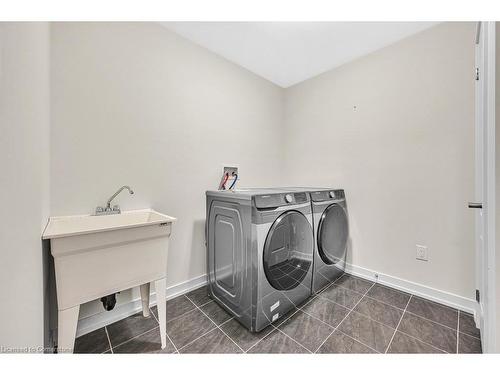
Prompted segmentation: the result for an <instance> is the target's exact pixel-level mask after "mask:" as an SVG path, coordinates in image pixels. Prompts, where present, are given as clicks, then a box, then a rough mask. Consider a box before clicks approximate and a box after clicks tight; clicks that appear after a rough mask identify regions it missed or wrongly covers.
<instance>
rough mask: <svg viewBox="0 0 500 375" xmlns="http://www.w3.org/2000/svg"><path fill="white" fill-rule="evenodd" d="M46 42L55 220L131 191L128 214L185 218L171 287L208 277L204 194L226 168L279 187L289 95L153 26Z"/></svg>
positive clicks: (102, 26) (66, 33)
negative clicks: (148, 210)
mask: <svg viewBox="0 0 500 375" xmlns="http://www.w3.org/2000/svg"><path fill="white" fill-rule="evenodd" d="M51 35H52V37H51V43H52V45H51V47H52V55H51V58H52V60H51V63H52V78H51V84H52V86H51V87H52V96H51V99H52V100H51V108H52V119H53V122H52V133H51V194H52V195H51V196H52V199H51V215H67V214H78V213H90V212H92V211H93V209H94V208H95V206H97V205H102V204H103V203H104V202H105V201H106V199H107V198H108V197H109V196H110V195H111V194H112V193H113V192H114V191H115V190H116V189H117V188H118V187H120V186H121V185H124V184H129V185H131V186H132V188H133V189H134V190H135V195H134V196H129V195H128V194H122V195H120V196H119V197H118V198H117V200H116V202H117V203H119V204H120V205H121V207H122V208H123V209H134V208H144V207H153V208H155V209H157V210H159V211H162V212H164V213H166V214H168V215H171V216H174V217H177V218H178V222H177V223H176V224H175V225H174V228H173V234H172V237H171V248H170V253H169V264H168V285H174V284H177V283H180V282H184V281H187V280H189V279H191V278H194V277H196V276H200V275H203V274H205V272H206V271H205V257H206V255H205V246H204V224H205V190H207V189H216V188H217V185H218V183H219V178H220V175H221V173H222V171H221V169H222V166H223V165H224V163H226V164H229V165H233V164H236V165H238V166H239V167H240V174H241V184H243V185H245V186H266V185H276V184H278V183H279V182H280V181H281V173H282V164H281V161H282V155H283V143H282V141H281V137H282V134H283V133H282V100H283V92H282V89H280V88H278V87H277V86H275V85H273V84H271V83H269V82H267V81H265V80H264V79H262V78H259V77H257V76H255V75H253V74H251V73H250V72H248V71H246V70H244V69H242V68H240V67H238V66H236V65H234V64H232V63H229V62H227V61H226V60H224V59H222V58H221V57H218V56H216V55H215V54H213V53H211V52H208V51H207V50H205V49H203V48H200V47H198V46H196V45H194V44H193V43H191V42H188V41H187V40H185V39H183V38H181V37H179V36H177V35H176V34H174V33H172V32H170V31H168V30H167V29H165V28H164V27H162V26H159V25H156V24H154V23H54V24H52V30H51ZM110 267H112V265H110ZM135 293H136V294H137V292H135ZM131 298H134V295H132V296H131V295H130V292H125V293H122V294H121V295H120V296H119V299H120V300H119V303H124V302H125V301H127V300H130V299H131ZM97 311H102V307H100V306H99V304H96V303H94V304H91V305H87V306H84V308H83V309H82V312H81V313H80V317H81V318H82V317H83V316H87V315H90V314H92V313H94V312H97Z"/></svg>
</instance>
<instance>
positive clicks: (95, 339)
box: [74, 328, 110, 354]
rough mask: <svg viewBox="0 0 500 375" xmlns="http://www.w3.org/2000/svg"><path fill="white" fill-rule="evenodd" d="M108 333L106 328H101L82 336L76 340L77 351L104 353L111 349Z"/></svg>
mask: <svg viewBox="0 0 500 375" xmlns="http://www.w3.org/2000/svg"><path fill="white" fill-rule="evenodd" d="M109 349H110V347H109V341H108V335H107V334H106V330H105V328H99V329H97V330H95V331H92V332H90V333H87V334H86V335H83V336H80V337H78V338H77V339H76V341H75V349H74V352H75V353H82V354H83V353H93V354H98V353H104V352H105V351H107V350H109Z"/></svg>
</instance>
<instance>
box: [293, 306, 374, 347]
mask: <svg viewBox="0 0 500 375" xmlns="http://www.w3.org/2000/svg"><path fill="white" fill-rule="evenodd" d="M329 302H331V303H333V304H335V305H337V306H340V307H343V308H344V309H346V310H347V311H349V312H350V311H351V310H350V309H349V308H348V307H346V306H343V305H340V304H338V303H335V302H333V301H329ZM300 311H302V312H303V313H304V314H306V315H309V316H310V317H311V318H314V319H316V320H318V321H320V322H321V323H323V324H326V325H327V326H329V327H330V328H333V331H335V330H336V329H337V327H338V326H339V325H340V323H342V321H343V320H344V319H342V320H341V321H340V323H339V324H337V325H336V326H332V325H331V324H329V323H327V322H324V321H322V320H321V319H319V318H317V317H315V316H314V315H311V314H310V313H308V312H307V311H304V310H300ZM348 314H349V313H348ZM358 314H359V313H358ZM360 315H363V314H360ZM363 316H365V317H367V318H369V319H370V320H373V319H371V318H370V317H368V316H366V315H363ZM345 318H347V315H346V316H345ZM287 320H288V319H287ZM373 321H374V322H376V323H378V322H377V321H376V320H373ZM333 331H332V332H331V333H330V335H333V333H334V332H333ZM339 332H341V333H342V334H343V335H346V336H347V337H349V338H351V339H353V340H354V341H356V342H358V343H360V344H361V345H363V346H366V347H367V348H370V349H372V350H375V349H373V348H372V347H371V346H369V345H366V344H365V343H363V342H361V341H359V340H358V339H355V338H354V337H352V336H351V335H348V334H347V333H344V332H342V331H339ZM326 339H327V340H328V337H327V338H326ZM323 343H324V342H323ZM323 343H321V345H323ZM321 345H320V347H321ZM318 350H319V348H318ZM375 351H376V350H375ZM315 353H316V352H315Z"/></svg>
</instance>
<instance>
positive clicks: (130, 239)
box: [42, 209, 176, 352]
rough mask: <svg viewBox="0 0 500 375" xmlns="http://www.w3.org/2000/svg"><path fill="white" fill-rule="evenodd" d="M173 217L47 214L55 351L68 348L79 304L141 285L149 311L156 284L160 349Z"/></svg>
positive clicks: (145, 308)
mask: <svg viewBox="0 0 500 375" xmlns="http://www.w3.org/2000/svg"><path fill="white" fill-rule="evenodd" d="M174 221H176V219H175V218H173V217H171V216H168V215H164V214H162V213H159V212H156V211H154V210H152V209H145V210H134V211H122V212H121V213H119V214H113V215H104V216H94V215H78V216H60V217H51V218H50V219H49V222H48V224H47V227H46V228H45V231H44V232H43V235H42V238H43V239H44V240H50V252H51V254H52V256H53V257H54V268H55V274H56V289H57V305H58V306H57V309H58V352H72V351H73V347H74V341H75V336H76V328H77V323H78V313H79V309H80V304H82V303H85V302H89V301H91V300H94V299H98V298H101V297H103V296H107V295H110V294H113V293H116V292H119V291H122V290H125V289H129V288H132V287H135V286H140V290H141V299H142V307H143V315H144V316H148V315H149V294H150V292H149V291H150V283H152V282H154V283H155V290H156V296H157V302H158V313H159V320H160V332H161V342H162V348H164V347H165V345H166V327H165V322H166V316H165V315H166V309H165V300H166V299H165V297H166V296H165V294H166V273H167V255H168V245H169V237H170V234H171V231H172V223H173V222H174Z"/></svg>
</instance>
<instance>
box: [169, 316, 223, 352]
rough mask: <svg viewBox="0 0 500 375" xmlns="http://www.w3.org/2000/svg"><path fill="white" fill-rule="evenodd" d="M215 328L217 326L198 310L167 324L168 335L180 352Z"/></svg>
mask: <svg viewBox="0 0 500 375" xmlns="http://www.w3.org/2000/svg"><path fill="white" fill-rule="evenodd" d="M214 328H216V325H215V324H214V323H212V321H210V319H208V318H207V317H206V316H205V314H203V313H202V312H201V311H200V310H198V309H196V310H193V311H190V312H188V313H186V314H184V315H182V316H180V317H178V318H177V319H174V320H171V321H169V322H167V334H168V335H169V337H170V338H171V340H172V341H173V343H174V345H175V346H176V348H177V349H178V350H180V349H181V348H182V347H183V346H185V345H187V344H189V343H190V342H191V341H194V340H196V339H197V338H198V337H200V336H201V335H203V334H205V333H207V332H208V331H210V330H212V329H214Z"/></svg>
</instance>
